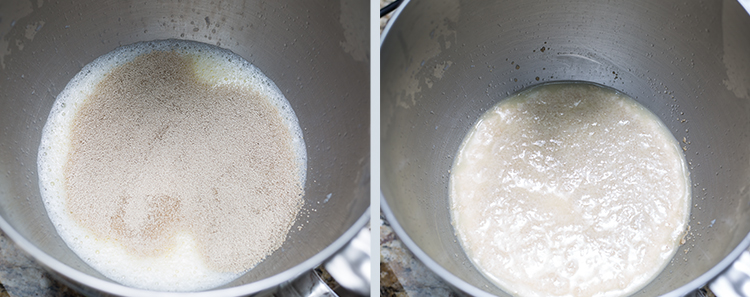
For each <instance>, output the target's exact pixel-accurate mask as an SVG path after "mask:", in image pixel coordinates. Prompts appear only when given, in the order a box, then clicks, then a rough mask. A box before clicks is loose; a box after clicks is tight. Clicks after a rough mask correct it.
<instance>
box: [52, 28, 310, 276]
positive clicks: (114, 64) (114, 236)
mask: <svg viewBox="0 0 750 297" xmlns="http://www.w3.org/2000/svg"><path fill="white" fill-rule="evenodd" d="M157 53H158V54H159V55H162V56H165V57H168V58H171V59H173V60H175V61H182V62H184V64H185V65H186V66H184V67H183V68H185V69H188V70H185V69H182V68H179V69H178V68H175V69H169V67H163V68H164V69H166V70H165V71H167V70H168V71H173V72H175V73H177V74H180V75H187V77H189V78H190V79H192V83H193V84H195V85H199V87H197V88H198V89H199V90H200V91H206V90H207V92H208V94H209V95H210V91H211V90H217V92H222V93H221V94H225V95H226V94H228V95H227V96H235V97H237V96H240V95H241V96H244V94H251V95H248V96H250V97H248V98H253V100H261V101H263V102H259V103H257V104H256V103H254V105H252V106H253V107H252V108H255V110H259V112H260V113H261V114H262V116H261V118H264V119H270V120H269V122H268V123H276V125H277V126H281V127H282V128H281V130H279V129H276V130H277V131H274V132H273V135H281V136H279V137H280V138H279V139H278V141H276V140H274V141H276V142H273V144H278V148H275V149H274V150H276V151H278V154H280V155H282V154H285V156H287V157H288V158H291V159H290V160H289V162H287V163H288V164H290V165H288V166H287V167H289V168H287V170H291V171H292V172H291V173H290V174H291V175H288V176H291V178H292V179H293V180H288V179H287V180H285V181H283V183H284V184H286V185H291V187H292V188H293V189H289V190H288V191H287V192H288V195H287V196H289V197H281V198H280V197H267V195H266V196H263V195H262V193H261V194H255V193H254V192H253V193H251V194H252V195H251V194H247V195H245V193H250V192H251V191H256V190H257V191H263V190H268V188H270V187H274V186H275V185H273V184H268V182H269V181H270V182H271V183H275V180H273V179H272V178H271V179H269V177H266V176H263V174H264V173H263V172H248V171H251V170H250V169H248V167H252V165H253V164H255V163H253V162H250V163H247V162H249V161H248V159H250V158H256V159H257V158H260V159H258V160H260V161H258V162H256V163H258V164H260V163H262V162H266V163H268V161H267V160H266V161H264V158H266V159H267V157H268V156H262V155H261V156H256V155H247V154H246V152H245V151H250V150H251V149H252V150H258V149H260V150H261V151H262V149H263V148H255V147H252V144H251V143H250V142H255V141H254V140H253V139H252V134H253V133H254V132H253V131H254V130H252V129H257V127H256V126H261V127H264V126H263V125H266V123H265V122H263V123H261V124H258V125H256V126H251V127H249V128H243V127H240V128H236V127H234V126H232V125H234V124H235V123H238V124H237V125H236V126H243V124H244V122H246V121H245V120H244V119H250V120H248V121H253V120H252V119H253V116H254V115H243V114H239V115H235V114H232V112H234V111H235V110H233V109H232V106H234V105H231V104H235V105H237V106H245V105H243V102H242V100H237V99H236V98H232V100H233V101H232V100H229V99H226V100H224V99H225V98H210V96H209V97H207V98H206V99H205V101H200V98H198V99H199V100H197V101H195V102H188V103H174V104H172V105H170V104H171V103H170V102H169V101H167V102H164V101H163V100H162V99H160V98H156V99H155V98H147V99H144V101H143V102H149V104H152V105H153V106H154V107H153V108H151V107H149V106H146V107H133V108H141V110H140V111H143V112H144V113H147V112H151V111H153V112H154V113H156V114H153V115H143V116H141V115H140V114H136V115H132V116H122V114H123V112H125V113H126V112H132V111H127V110H126V111H122V112H120V111H118V112H120V113H118V112H115V111H112V112H111V113H110V112H109V111H106V110H105V111H103V112H102V114H104V116H101V117H102V119H93V120H92V119H86V120H89V121H93V122H91V123H84V122H83V121H84V120H83V119H84V117H83V116H82V115H81V114H80V111H81V110H83V109H84V107H85V106H87V105H91V104H93V103H92V102H90V101H91V100H93V99H91V98H92V96H94V97H96V96H100V95H101V94H99V93H97V92H98V91H100V90H99V89H98V88H101V87H102V83H103V81H105V80H106V79H107V78H108V77H112V75H114V74H113V73H114V72H115V71H118V69H120V70H121V69H122V68H121V67H124V65H131V66H132V64H129V63H133V62H134V61H141V62H143V61H144V60H143V57H144V56H147V55H156V54H157ZM145 61H148V60H145ZM136 69H137V68H136ZM164 69H162V70H164ZM185 71H188V72H189V71H192V74H191V73H187V74H185V73H183V72H185ZM156 76H158V74H156ZM167 76H168V77H166V80H165V81H167V82H168V83H170V84H171V85H169V84H167V86H168V87H170V88H177V86H183V85H184V83H185V82H181V81H169V79H172V78H171V77H169V75H167ZM137 79H138V77H134V78H133V81H136V80H137ZM138 83H143V84H145V85H147V86H149V87H151V85H150V84H153V83H156V80H154V81H148V80H146V81H142V82H138ZM158 83H162V81H159V82H158ZM113 85H114V84H113ZM115 91H118V92H125V93H127V92H130V91H131V90H127V89H126V90H115ZM113 92H114V91H113ZM170 92H172V91H171V90H166V91H163V90H158V91H154V93H153V94H156V95H154V96H163V95H165V94H166V95H170V94H172V93H170ZM97 94H98V95H97ZM139 94H141V95H142V94H146V95H149V94H150V93H149V92H145V93H144V92H141V93H139ZM175 94H177V93H175ZM237 94H239V95H237ZM120 95H122V94H120ZM183 95H184V94H183ZM188 95H189V94H188ZM101 96H105V97H106V96H108V94H106V93H105V94H104V95H101ZM122 96H123V98H128V100H131V99H132V100H133V101H132V102H133V104H131V105H132V106H138V104H140V101H137V100H140V99H139V98H129V97H127V94H125V95H122ZM241 96H240V97H241ZM178 97H179V96H178ZM157 99H158V100H157ZM178 99H180V98H178ZM149 100H150V101H149ZM160 100H162V101H160ZM164 100H172V99H170V98H167V99H164ZM174 100H175V102H177V99H174ZM212 100H213V101H212ZM219 102H223V103H219ZM226 102H229V103H226ZM222 104H224V105H222ZM214 106H223V107H221V108H223V109H219V110H218V111H215V110H212V108H213V107H214ZM125 107H127V108H129V107H128V106H127V105H125ZM118 108H121V109H122V108H123V107H122V106H118ZM243 108H244V107H243ZM134 110H136V111H139V110H138V109H134ZM237 110H241V109H237ZM159 113H162V114H159ZM109 114H113V115H120V116H119V117H117V118H113V119H107V118H105V117H107V115H109ZM193 114H196V115H200V116H203V117H204V118H196V117H195V116H193ZM162 117H163V118H162ZM131 118H134V119H131ZM225 118H232V119H229V120H226V121H228V122H227V123H230V124H228V125H227V126H218V127H215V126H212V124H214V123H216V122H222V121H224V119H225ZM161 119H163V120H164V121H173V122H169V123H160V122H159V120H161ZM99 120H100V121H99ZM131 120H132V121H131ZM230 120H233V121H234V122H230ZM97 121H99V122H97ZM108 121H111V122H116V123H120V124H122V123H131V124H132V126H127V129H124V128H123V127H117V126H116V125H115V126H107V123H108ZM128 121H131V122H128ZM133 121H134V122H133ZM180 121H182V122H180ZM186 123H188V124H190V125H193V126H190V125H188V124H186ZM279 123H280V124H279ZM86 125H89V127H88V128H87V129H88V130H86V131H88V132H86V133H88V134H85V135H89V136H92V135H93V136H96V137H98V136H97V135H98V133H100V132H101V133H108V134H107V135H110V134H111V135H112V138H113V139H114V140H112V143H113V145H112V146H111V147H110V146H104V147H103V148H102V151H101V152H96V151H94V152H91V151H89V152H87V154H88V155H85V154H84V155H80V154H79V155H76V154H75V152H74V148H77V147H81V148H83V147H84V145H83V144H85V142H86V141H87V139H78V138H76V137H79V138H80V135H78V134H74V133H73V131H74V129H83V128H81V127H86ZM148 125H151V126H155V125H163V126H164V131H161V132H163V133H161V134H155V135H154V137H151V136H149V135H147V136H149V137H151V138H149V139H148V142H149V144H150V143H151V142H152V141H153V142H154V144H153V145H151V144H150V145H151V146H148V147H147V146H144V145H143V143H142V142H145V141H139V140H140V138H137V137H140V136H141V135H140V134H138V133H137V132H139V131H137V130H139V129H141V127H142V128H143V130H144V131H146V130H147V129H149V128H153V127H150V126H148ZM186 125H187V126H186ZM267 125H271V124H267ZM99 126H101V130H100V131H97V130H96V129H97V127H99ZM92 127H93V128H92ZM269 127H270V126H269ZM251 128H252V129H251ZM92 129H93V130H92ZM222 129H223V130H222ZM233 129H234V130H233ZM242 129H245V130H242ZM248 129H250V130H248ZM131 130H136V131H135V132H133V131H131ZM175 130H179V131H175ZM193 130H195V134H194V135H192V134H191V133H192V131H193ZM235 130H236V131H239V132H237V133H244V134H238V135H237V136H236V139H229V140H227V138H226V137H227V136H230V137H232V136H234V135H232V133H235ZM75 131H78V130H75ZM82 131H83V130H82ZM262 132H266V131H262ZM81 133H83V132H81ZM128 133H129V134H128ZM144 133H146V132H143V133H141V134H144ZM186 133H187V134H186ZM81 135H84V134H81ZM122 135H130V136H127V137H125V136H122ZM248 135H249V136H248ZM263 135H265V134H263ZM117 137H121V138H123V139H119V138H117ZM133 137H135V138H136V139H135V140H133ZM71 139H78V140H76V142H75V143H73V142H72V140H71ZM217 139H218V142H217V143H212V141H216V140H217ZM108 141H109V140H108ZM160 141H161V142H160ZM221 141H224V142H225V143H222V142H221ZM195 142H199V143H195ZM200 142H204V143H200ZM244 143H248V146H247V148H245V147H242V146H236V145H242V144H244ZM259 143H260V141H259ZM229 145H231V148H232V149H234V151H228V152H227V151H222V149H224V147H227V146H229ZM131 147H138V148H141V147H146V148H148V149H150V150H151V151H148V152H144V153H143V154H136V155H134V156H132V160H110V162H111V163H112V164H115V165H116V166H122V167H123V168H124V169H123V173H122V174H118V173H114V174H112V175H111V176H106V177H102V178H101V179H100V180H99V179H98V178H99V176H98V175H97V174H96V172H86V173H87V174H89V175H86V176H90V177H92V178H96V179H97V182H98V183H94V184H92V185H90V186H89V187H84V188H81V187H80V186H79V187H78V188H75V184H71V183H73V181H72V180H73V177H72V174H73V173H75V174H80V172H69V171H72V170H74V169H75V168H76V167H75V166H73V165H74V164H72V163H70V162H72V161H71V160H73V159H72V158H74V157H75V158H78V159H85V160H86V162H93V165H91V168H98V169H97V170H109V168H108V165H107V164H101V163H96V162H97V161H98V160H99V159H107V158H114V157H112V156H113V155H116V154H119V155H117V156H127V150H128V149H130V148H131ZM94 148H96V147H94ZM88 149H89V150H91V147H88ZM110 149H112V151H109V150H110ZM266 149H268V148H266ZM158 150H173V151H174V152H170V151H166V152H159V151H158ZM122 152H125V153H122ZM191 153H195V154H196V155H195V156H191ZM93 154H99V155H96V156H92V155H93ZM193 157H194V158H195V159H200V160H203V161H202V162H203V163H199V164H201V165H200V166H205V168H189V167H190V166H191V164H192V163H191V159H190V158H193ZM231 158H239V159H237V160H236V161H237V162H236V164H238V166H240V168H234V167H233V165H234V164H235V163H233V162H235V161H234V160H232V159H231ZM78 159H76V160H78ZM227 159H228V160H227ZM207 160H208V161H207ZM210 160H213V161H210ZM151 161H153V164H152V163H150V162H151ZM282 161H285V160H282ZM138 162H140V163H138ZM242 162H246V163H242ZM135 163H138V164H135ZM287 163H284V164H287ZM133 164H135V165H133ZM175 164H176V165H175ZM245 164H249V165H250V166H245ZM284 164H278V166H283V165H284ZM179 166H183V167H185V168H188V169H187V170H182V168H183V167H179ZM211 166H215V167H216V168H213V167H211ZM222 166H224V167H222ZM242 166H244V167H242ZM268 166H271V167H273V166H277V165H274V164H269V165H268ZM38 167H39V181H40V189H41V194H42V198H43V200H44V204H45V207H46V209H47V212H48V214H49V217H50V220H51V221H52V223H53V224H54V226H55V227H56V229H57V231H58V233H59V234H60V236H61V237H62V239H63V240H64V241H65V243H66V244H67V245H68V246H69V247H70V248H71V249H72V250H73V251H74V252H75V253H76V254H77V255H78V256H79V257H80V258H81V259H83V261H84V262H86V263H87V264H89V265H91V266H92V267H93V268H94V269H96V270H97V271H99V272H101V273H102V274H103V275H105V276H107V277H109V278H111V279H113V280H115V281H117V282H120V283H122V284H124V285H128V286H132V287H137V288H144V289H151V290H164V291H195V290H203V289H209V288H212V287H216V286H220V285H223V284H226V283H228V282H230V281H232V280H234V279H236V278H237V277H239V276H241V275H242V274H244V272H246V271H247V270H248V269H250V268H252V266H254V265H256V264H257V263H258V262H259V261H262V259H263V258H264V257H265V256H267V255H268V254H270V253H271V252H272V251H274V250H275V249H278V248H279V247H280V246H281V243H282V242H283V240H284V238H285V237H286V233H287V232H288V231H289V229H290V228H291V225H292V224H293V222H294V219H295V217H296V214H297V212H298V211H299V208H300V207H301V205H302V195H303V192H302V191H303V186H304V182H305V170H306V153H305V146H304V141H303V139H302V132H301V129H300V127H299V124H298V122H297V118H296V116H295V114H294V112H293V111H292V108H291V106H290V105H289V103H288V101H287V100H286V99H285V98H284V96H283V95H282V93H281V91H280V90H279V89H278V88H277V87H276V85H275V84H274V83H273V82H272V81H271V80H270V79H268V78H267V77H265V75H263V73H261V71H260V70H258V69H257V68H255V67H254V66H253V65H251V64H249V63H248V62H247V61H245V60H244V59H242V58H241V57H239V56H237V55H236V54H234V53H231V52H229V51H226V50H222V49H219V48H217V47H214V46H210V45H206V44H201V43H196V42H188V41H176V40H167V41H154V42H146V43H137V44H134V45H129V46H124V47H121V48H118V49H116V50H115V51H113V52H110V53H108V54H106V55H104V56H102V57H100V58H98V59H96V60H95V61H94V62H92V63H90V64H88V65H86V66H85V67H84V68H83V69H82V70H81V72H80V73H78V74H77V75H76V76H75V77H74V78H73V79H72V80H71V81H70V83H69V84H68V85H67V86H66V88H65V90H63V91H62V92H61V93H60V94H59V96H58V97H57V100H56V101H55V103H54V104H53V107H52V110H51V112H50V115H49V118H48V120H47V123H46V125H45V127H44V130H43V136H42V140H41V145H40V148H39V157H38ZM79 167H80V166H79ZM84 167H86V166H84ZM83 170H85V168H84V169H83ZM92 170H93V169H92ZM139 170H142V171H143V172H140V171H139ZM222 170H223V171H222ZM79 171H80V170H79ZM161 171H163V172H161ZM218 171H221V172H218ZM282 173H283V172H282ZM248 174H250V175H251V176H249V177H248V176H247V175H248ZM252 174H254V175H252ZM277 175H279V174H277ZM203 176H205V179H210V180H203V179H202V178H203ZM256 177H257V178H256ZM181 178H191V179H192V180H197V181H198V182H196V184H195V185H193V184H188V185H185V184H184V182H183V181H180V179H181ZM233 178H234V179H233ZM260 178H264V179H260ZM144 179H145V180H144ZM254 179H258V182H265V183H266V184H254V183H257V182H256V181H255V180H254ZM76 182H77V183H80V182H81V181H80V178H79V180H77V181H76ZM83 182H84V183H85V182H87V181H85V180H84V181H83ZM181 182H182V183H181ZM212 183H214V184H212ZM279 183H282V182H279ZM118 185H123V186H120V187H119V188H118ZM242 187H247V189H245V188H242ZM104 188H106V189H110V188H111V189H114V190H116V191H120V192H122V193H119V192H118V193H107V192H102V190H101V189H104ZM73 189H75V191H76V193H79V194H80V193H83V194H85V195H88V196H86V197H88V198H86V199H89V200H86V199H81V198H78V197H69V195H68V194H69V193H68V192H69V191H71V190H73ZM97 191H100V192H97ZM275 191H276V192H280V191H286V190H285V189H281V190H278V189H277V190H275ZM276 192H273V193H276ZM287 192H285V193H287ZM227 193H228V194H227ZM118 195H119V196H118ZM222 195H223V196H222ZM89 196H90V197H89ZM110 196H111V197H113V198H112V199H109V198H108V197H110ZM73 198H76V199H73ZM282 198H284V199H282ZM117 199H121V200H122V201H112V200H117ZM243 199H244V200H243ZM245 200H247V201H245ZM90 201H100V202H102V203H91V202H90ZM76 203H77V204H76ZM73 204H75V205H77V206H75V207H74V206H73ZM92 204H101V205H102V206H98V205H92ZM77 207H81V208H77ZM97 207H99V208H97ZM96 220H100V221H104V222H106V223H104V224H99V225H97V224H95V222H97V221H96ZM170 220H174V222H172V221H170ZM92 224H93V225H92ZM87 226H88V227H87ZM99 227H100V228H99ZM161 227H164V228H165V229H164V230H161V229H159V228H161ZM145 229H148V230H145ZM209 233H210V234H209ZM139 240H140V241H142V242H143V243H144V244H143V245H142V246H140V245H138V243H139V242H140V241H139ZM149 240H152V242H149Z"/></svg>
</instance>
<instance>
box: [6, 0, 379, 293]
mask: <svg viewBox="0 0 750 297" xmlns="http://www.w3.org/2000/svg"><path fill="white" fill-rule="evenodd" d="M367 13H368V5H367V2H351V1H341V2H339V1H225V2H221V1H218V2H213V1H212V2H209V1H144V2H134V1H2V2H0V37H1V38H0V216H1V217H2V219H0V227H2V229H3V230H4V231H5V232H6V233H7V234H8V236H9V237H10V238H12V239H13V240H14V241H15V242H16V243H17V244H18V245H20V246H21V247H22V248H23V249H24V250H26V251H27V252H29V253H30V254H31V255H32V256H34V257H35V258H36V259H37V260H39V261H40V262H41V263H42V264H44V265H45V266H46V267H48V268H49V269H50V270H52V271H54V272H56V273H57V274H58V276H59V277H60V278H62V279H65V280H67V281H68V282H69V283H70V284H72V285H73V286H75V287H77V288H78V289H80V290H83V291H85V292H88V293H89V294H115V295H119V294H122V295H139V296H145V295H159V296H162V295H173V294H166V293H162V294H159V293H154V292H145V291H141V290H135V289H131V288H126V287H123V286H121V285H118V284H116V283H113V282H111V281H109V280H108V279H106V278H105V277H103V276H102V275H101V274H99V273H98V272H96V271H94V270H93V269H91V268H90V267H89V266H88V265H86V264H84V263H83V262H82V261H81V260H80V259H79V258H78V257H77V256H76V255H75V254H73V253H72V252H71V251H70V250H69V249H68V248H67V246H66V245H65V244H64V243H63V242H62V240H61V239H60V238H59V236H58V235H57V233H56V232H55V230H54V228H53V226H52V225H51V223H50V221H49V219H48V218H47V215H46V212H45V210H44V207H43V205H42V202H41V199H40V197H39V186H38V181H37V173H36V154H37V148H38V145H39V140H40V137H41V134H40V133H41V128H42V127H43V125H44V123H45V121H46V119H47V115H48V113H49V110H50V107H51V105H52V102H53V101H54V100H55V97H56V96H57V94H58V93H59V92H60V91H61V90H62V89H63V88H64V87H65V85H66V84H67V82H68V81H69V80H70V79H71V78H72V77H73V76H74V75H75V74H76V73H77V72H78V71H79V70H80V69H81V68H82V67H83V66H84V65H85V64H87V63H89V62H91V61H92V60H94V59H95V58H97V57H99V56H100V55H102V54H104V53H107V52H109V51H111V50H113V49H114V48H116V47H117V46H119V45H125V44H130V43H133V42H137V41H146V40H154V39H167V38H177V39H190V40H196V41H200V42H205V43H210V44H216V45H218V46H220V47H223V48H227V49H229V50H231V51H233V52H235V53H237V54H239V55H241V56H243V57H244V58H245V59H247V60H249V61H250V62H252V63H253V64H255V65H256V66H257V67H258V68H260V69H261V70H262V71H263V72H264V73H265V74H266V75H267V76H268V77H269V78H271V79H272V80H273V81H274V82H275V83H276V85H277V86H278V87H279V89H281V91H282V92H283V93H284V95H285V96H286V98H287V99H288V100H289V101H290V103H291V105H292V107H293V108H294V111H295V113H296V115H297V116H298V118H299V123H300V125H301V127H302V129H303V133H304V139H305V142H306V145H307V155H308V172H307V183H306V185H305V191H306V195H305V206H304V208H303V211H302V213H301V214H300V216H299V217H298V220H297V222H296V225H295V226H293V227H292V231H291V232H290V235H289V237H288V239H287V241H286V242H285V243H284V245H283V246H282V248H281V249H280V250H278V251H276V252H275V253H273V254H272V255H271V256H269V257H268V258H267V259H266V260H265V261H264V262H262V263H261V264H259V265H258V266H257V267H255V268H254V269H252V270H251V271H250V272H248V273H247V274H245V275H244V276H242V277H241V278H239V279H238V280H236V281H233V282H231V283H230V284H228V285H225V286H223V287H221V288H219V289H217V290H214V291H212V292H204V293H203V295H206V296H228V295H246V294H254V293H257V292H263V291H266V290H270V289H272V288H274V287H275V286H277V285H279V284H281V283H283V282H286V281H288V280H290V279H293V278H295V277H296V276H298V275H301V274H303V273H304V272H306V271H308V270H310V269H312V268H313V267H315V266H317V265H319V264H320V263H322V262H324V260H326V259H327V258H328V257H330V256H331V255H333V254H334V253H335V252H336V251H338V250H339V249H340V248H342V247H343V246H344V245H345V244H346V243H347V242H348V241H349V240H350V239H351V238H353V237H354V236H355V235H356V234H357V232H359V230H360V229H361V228H362V227H363V226H364V225H365V224H366V222H367V220H368V218H369V215H368V212H366V210H367V208H368V206H369V192H368V191H369V168H370V167H369V166H370V164H369V135H368V133H369V101H368V98H369V85H368V83H369V54H368V48H369V44H368V43H369V42H368V37H367V36H368V32H369V31H368V26H367V24H366V23H365V22H362V21H361V20H363V19H367V16H368V14H367ZM308 215H309V217H308ZM298 228H299V230H298ZM199 295H200V294H199Z"/></svg>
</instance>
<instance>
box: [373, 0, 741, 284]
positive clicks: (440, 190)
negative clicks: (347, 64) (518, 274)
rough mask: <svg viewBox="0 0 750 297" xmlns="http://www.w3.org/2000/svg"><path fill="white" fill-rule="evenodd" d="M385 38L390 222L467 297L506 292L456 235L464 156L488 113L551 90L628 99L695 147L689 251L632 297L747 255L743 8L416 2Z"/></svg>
mask: <svg viewBox="0 0 750 297" xmlns="http://www.w3.org/2000/svg"><path fill="white" fill-rule="evenodd" d="M386 34H387V35H386V36H385V37H384V38H383V42H382V45H381V57H382V60H381V61H382V63H381V127H380V129H381V181H382V185H381V191H382V197H381V199H382V201H381V203H382V206H383V212H384V213H385V215H386V217H387V219H388V221H389V222H390V223H391V224H392V227H393V229H394V230H395V231H396V232H397V234H398V235H399V237H400V238H401V239H402V240H403V241H404V243H405V244H406V245H407V246H408V247H409V248H410V249H411V250H412V251H413V252H414V254H415V255H416V256H417V257H418V258H419V259H420V260H422V261H423V262H424V263H425V265H427V266H428V267H429V268H430V269H432V270H433V271H435V272H436V273H437V274H438V275H439V276H440V277H442V278H443V279H445V280H446V281H447V282H449V283H450V284H451V285H452V286H454V287H455V288H457V289H458V290H461V291H463V292H466V293H469V294H472V295H477V296H486V295H498V296H509V295H508V294H507V293H505V292H503V291H502V290H500V289H499V288H497V287H496V286H495V285H493V284H492V283H490V282H489V281H487V280H486V279H485V278H484V277H483V276H482V275H481V274H480V273H479V272H478V271H477V270H476V269H475V268H474V266H473V265H472V264H471V262H470V261H469V259H468V258H467V257H466V255H465V254H464V252H463V250H462V249H461V247H460V245H459V244H458V242H457V240H456V238H455V235H454V233H453V228H452V226H451V223H450V213H449V204H448V178H449V174H450V169H451V165H452V163H453V157H454V156H455V154H456V152H457V150H458V146H459V144H460V142H461V140H462V139H463V137H464V136H465V134H466V133H467V132H468V131H469V129H470V127H471V126H472V125H473V124H474V121H475V120H476V119H478V117H479V116H480V115H481V114H482V113H483V112H484V111H485V110H486V109H487V108H489V107H491V106H493V105H494V104H495V103H497V102H498V101H499V100H501V99H503V98H504V97H506V96H508V95H510V94H513V93H515V92H517V91H519V90H522V89H524V88H526V87H529V86H532V85H535V84H539V83H544V82H550V81H561V80H568V81H571V80H572V81H589V82H594V83H599V84H602V85H606V86H610V87H613V88H615V89H618V90H620V91H621V92H623V93H625V94H628V95H630V96H631V97H633V98H635V99H636V100H637V101H639V102H640V103H641V104H643V105H644V106H646V107H647V108H649V109H650V110H651V111H653V112H654V113H655V114H656V115H657V116H659V117H660V118H661V120H662V121H663V122H664V123H665V124H666V125H667V127H668V128H669V129H670V130H671V132H672V133H673V134H674V136H675V138H676V139H678V140H680V142H681V144H682V145H683V146H684V148H685V149H686V151H685V156H686V158H687V160H688V162H689V164H690V172H691V180H692V183H693V201H692V204H693V205H694V207H692V209H691V219H690V227H691V229H690V232H688V235H687V237H686V239H687V241H686V243H685V244H684V245H682V246H681V247H680V249H679V250H678V252H677V254H676V256H675V257H674V258H673V259H672V262H671V263H670V264H669V265H668V266H667V268H666V269H665V270H664V271H663V272H662V273H661V274H660V275H658V276H657V278H656V279H655V280H654V281H653V282H652V283H650V284H649V285H648V286H646V287H645V288H643V289H642V290H640V291H639V292H637V293H636V294H635V296H657V295H665V296H682V295H686V294H688V293H689V292H691V291H693V290H695V289H697V288H698V287H699V286H703V285H705V284H706V283H708V282H709V281H710V280H711V279H713V278H714V277H715V276H717V275H718V274H719V273H720V272H721V271H723V270H724V269H725V268H727V267H728V266H729V265H730V264H731V263H732V262H733V261H734V260H735V259H736V258H737V257H738V256H739V255H740V253H741V252H742V251H743V250H745V249H746V248H747V247H748V245H750V236H748V233H749V232H750V134H749V133H748V131H750V51H749V50H748V49H750V16H748V14H747V13H746V12H745V10H744V9H743V8H742V7H741V6H740V4H739V3H737V2H736V1H734V0H726V1H687V2H684V1H625V2H601V1H566V2H565V3H561V2H548V1H522V2H519V1H463V0H436V1H419V0H412V1H408V2H406V6H405V7H402V8H400V9H399V11H398V12H397V15H396V20H395V22H393V23H392V24H391V25H390V26H389V27H387V28H386ZM683 139H684V140H685V141H684V142H683V141H682V140H683Z"/></svg>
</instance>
